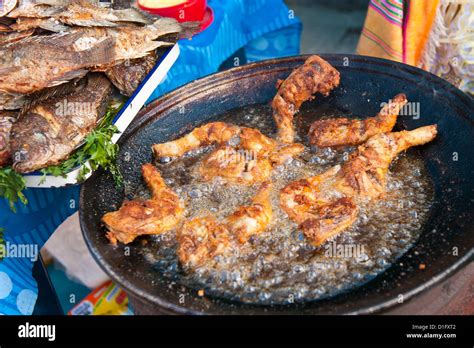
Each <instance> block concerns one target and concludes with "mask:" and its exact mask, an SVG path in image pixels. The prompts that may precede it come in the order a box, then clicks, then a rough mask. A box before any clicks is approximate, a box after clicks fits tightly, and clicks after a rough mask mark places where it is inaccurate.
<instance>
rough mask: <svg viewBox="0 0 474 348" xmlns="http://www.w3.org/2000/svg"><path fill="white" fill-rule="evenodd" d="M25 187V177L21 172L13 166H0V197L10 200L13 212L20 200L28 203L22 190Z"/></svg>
mask: <svg viewBox="0 0 474 348" xmlns="http://www.w3.org/2000/svg"><path fill="white" fill-rule="evenodd" d="M25 188H26V184H25V179H23V176H22V175H21V174H18V173H17V172H15V171H14V170H13V169H12V168H11V167H4V168H0V197H3V198H5V199H7V200H8V203H9V205H10V209H11V210H12V211H13V212H16V209H15V205H14V204H15V203H16V202H17V201H18V200H20V202H22V203H23V204H27V203H28V200H27V199H26V197H25V195H24V194H23V192H22V191H23V190H24V189H25Z"/></svg>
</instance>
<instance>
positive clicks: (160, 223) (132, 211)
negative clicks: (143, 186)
mask: <svg viewBox="0 0 474 348" xmlns="http://www.w3.org/2000/svg"><path fill="white" fill-rule="evenodd" d="M142 174H143V178H144V179H145V182H146V183H147V185H148V187H149V188H150V191H151V192H152V197H151V199H149V200H144V199H136V200H132V201H125V202H124V203H123V204H122V206H121V207H120V209H119V210H117V211H114V212H109V213H107V214H105V215H104V216H103V218H102V221H103V222H104V224H105V226H106V227H107V229H108V232H107V238H108V239H109V240H110V242H111V243H112V244H117V241H119V242H121V243H124V244H128V243H131V242H132V241H133V240H134V239H135V238H136V237H138V236H140V235H145V234H160V233H163V232H166V231H169V230H171V229H172V228H174V227H175V226H176V225H177V224H178V222H179V221H180V219H181V217H182V215H183V211H184V209H183V205H182V204H181V202H180V200H179V198H178V196H177V195H176V193H174V192H173V191H172V190H171V189H170V188H168V187H167V186H166V184H165V182H164V180H163V178H162V177H161V175H160V172H159V171H158V169H156V168H155V167H154V166H153V165H152V164H150V163H147V164H145V165H143V167H142Z"/></svg>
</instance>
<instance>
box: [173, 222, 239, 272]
mask: <svg viewBox="0 0 474 348" xmlns="http://www.w3.org/2000/svg"><path fill="white" fill-rule="evenodd" d="M176 238H177V240H178V250H177V253H178V258H179V261H180V262H181V264H182V265H184V266H185V267H186V268H195V267H198V266H200V265H202V264H203V263H204V262H206V260H208V259H212V258H214V257H216V256H218V255H221V254H223V253H224V252H225V251H226V250H227V248H229V246H230V233H229V230H228V229H227V226H226V225H224V224H221V223H219V222H218V221H217V220H216V218H215V217H213V216H206V217H198V218H195V219H192V220H190V221H186V222H185V223H184V224H183V226H182V227H181V228H180V229H179V230H178V233H177V235H176Z"/></svg>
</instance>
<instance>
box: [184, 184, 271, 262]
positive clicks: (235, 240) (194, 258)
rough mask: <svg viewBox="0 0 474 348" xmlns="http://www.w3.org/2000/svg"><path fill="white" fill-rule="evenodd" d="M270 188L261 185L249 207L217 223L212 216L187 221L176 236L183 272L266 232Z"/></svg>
mask: <svg viewBox="0 0 474 348" xmlns="http://www.w3.org/2000/svg"><path fill="white" fill-rule="evenodd" d="M270 190H271V184H270V183H269V182H264V183H263V184H262V185H261V186H260V188H259V189H258V191H257V193H256V194H255V196H254V198H253V199H252V203H251V204H250V205H248V206H243V207H240V208H239V209H237V210H236V211H235V212H234V213H233V214H231V215H230V216H228V217H227V218H225V219H224V221H222V222H219V221H217V219H216V218H215V217H213V216H206V217H198V218H194V219H192V220H190V221H186V222H185V223H184V224H183V226H182V228H180V229H179V230H178V232H177V240H178V249H177V253H178V258H179V260H180V262H181V264H182V265H183V266H184V267H186V268H196V267H199V266H201V265H202V264H204V263H205V262H206V261H208V260H210V259H212V258H214V257H216V256H218V255H221V254H223V253H225V252H226V251H227V250H228V249H229V248H232V247H235V246H237V245H239V244H243V243H245V242H247V241H248V239H249V238H250V237H251V236H252V235H255V234H258V233H261V232H263V231H265V229H266V228H267V226H268V224H269V223H270V220H271V218H272V206H271V204H270V197H269V196H270Z"/></svg>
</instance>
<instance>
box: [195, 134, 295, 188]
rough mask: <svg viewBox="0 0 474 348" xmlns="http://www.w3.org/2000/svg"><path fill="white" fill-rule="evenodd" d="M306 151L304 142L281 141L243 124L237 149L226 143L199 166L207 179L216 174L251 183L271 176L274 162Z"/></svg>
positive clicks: (231, 180)
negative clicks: (281, 142) (287, 142)
mask: <svg viewBox="0 0 474 348" xmlns="http://www.w3.org/2000/svg"><path fill="white" fill-rule="evenodd" d="M302 151H304V146H303V145H301V144H289V145H283V146H282V145H281V144H278V142H276V141H275V140H273V139H271V138H268V137H266V136H265V135H263V134H262V133H261V132H260V131H259V130H257V129H253V128H245V127H244V128H242V131H241V134H240V144H239V145H238V149H237V150H236V149H234V148H232V147H229V146H226V147H222V148H219V149H217V150H216V151H214V152H212V153H211V154H210V155H209V156H208V157H207V158H206V159H205V160H204V161H203V162H202V164H201V166H200V167H199V173H200V175H201V176H202V177H203V179H204V180H211V179H212V178H214V177H216V176H220V177H222V178H225V179H226V180H227V181H229V182H234V183H238V184H245V185H252V184H254V183H256V182H263V181H265V180H268V179H269V178H270V176H271V175H272V169H273V167H274V166H275V165H278V164H282V163H284V162H285V161H286V160H288V159H289V158H292V157H294V156H296V155H298V154H299V153H301V152H302Z"/></svg>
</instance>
